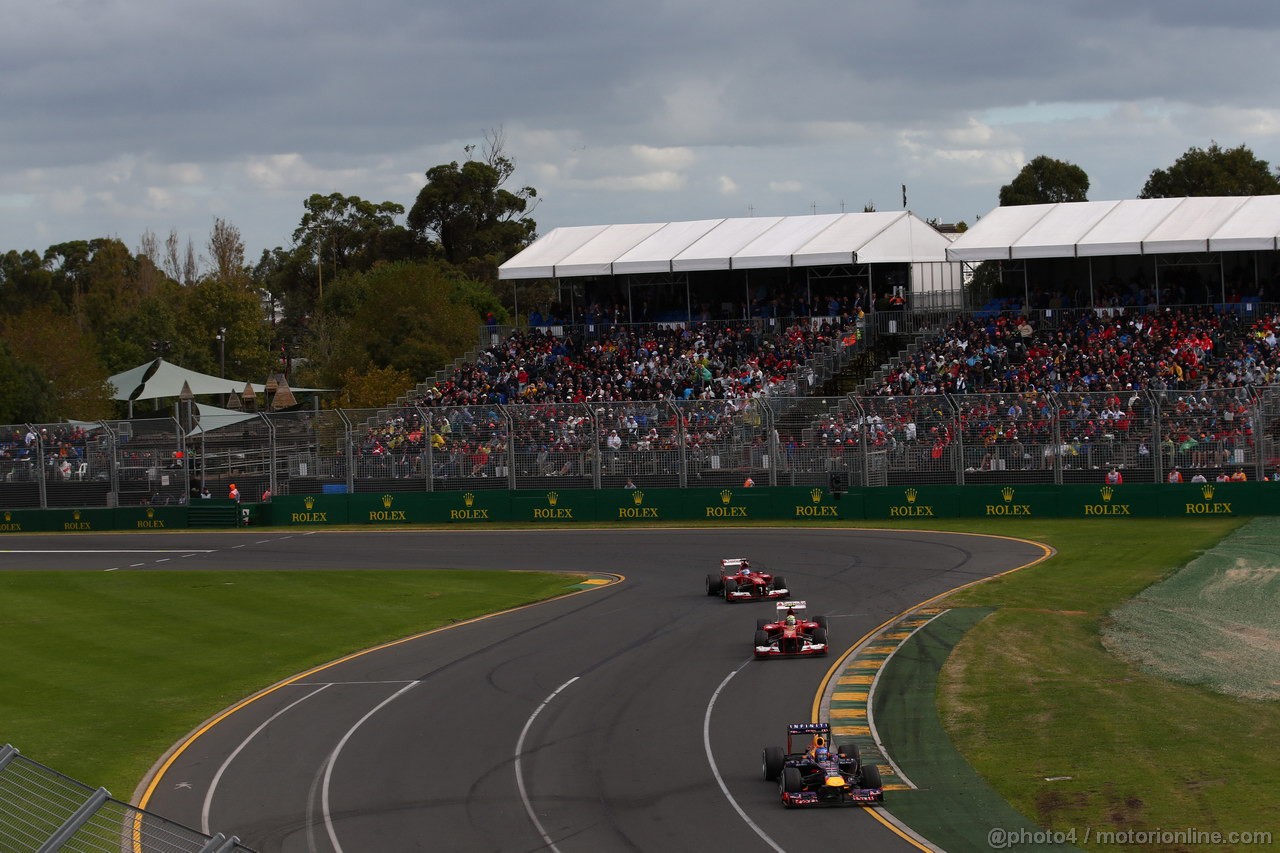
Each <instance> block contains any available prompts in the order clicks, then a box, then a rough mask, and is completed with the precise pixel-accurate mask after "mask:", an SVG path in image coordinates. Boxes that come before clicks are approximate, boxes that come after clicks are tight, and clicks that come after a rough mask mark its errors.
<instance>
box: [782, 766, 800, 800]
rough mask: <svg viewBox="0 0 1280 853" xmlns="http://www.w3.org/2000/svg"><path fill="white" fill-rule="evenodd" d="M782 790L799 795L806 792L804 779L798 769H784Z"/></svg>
mask: <svg viewBox="0 0 1280 853" xmlns="http://www.w3.org/2000/svg"><path fill="white" fill-rule="evenodd" d="M782 790H783V791H784V792H785V793H788V794H798V793H800V792H801V791H803V790H804V778H803V777H802V776H801V775H800V770H799V769H798V768H796V767H784V768H782Z"/></svg>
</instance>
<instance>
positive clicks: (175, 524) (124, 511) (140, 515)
mask: <svg viewBox="0 0 1280 853" xmlns="http://www.w3.org/2000/svg"><path fill="white" fill-rule="evenodd" d="M186 527H187V508H186V507H185V506H130V507H120V508H118V509H117V510H116V517H115V529H116V530H185V529H186Z"/></svg>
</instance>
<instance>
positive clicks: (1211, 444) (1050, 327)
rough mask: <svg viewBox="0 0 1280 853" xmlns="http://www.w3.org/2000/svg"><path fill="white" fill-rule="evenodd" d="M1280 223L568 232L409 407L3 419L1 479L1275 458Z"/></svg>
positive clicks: (184, 496)
mask: <svg viewBox="0 0 1280 853" xmlns="http://www.w3.org/2000/svg"><path fill="white" fill-rule="evenodd" d="M929 234H932V235H933V236H932V237H930V236H928V235H929ZM1277 235H1280V202H1277V201H1276V200H1275V199H1274V198H1273V197H1258V198H1239V199H1172V200H1169V199H1161V200H1150V201H1132V202H1131V201H1124V202H1086V203H1076V204H1063V205H1031V206H1027V207H1024V208H1008V209H1006V208H1001V209H998V210H997V211H994V212H993V213H992V214H990V215H989V216H987V217H984V218H983V219H982V220H981V221H980V222H979V223H978V225H977V226H976V227H974V228H973V229H971V230H970V231H969V232H967V233H965V234H963V235H961V236H960V237H959V238H958V239H957V240H955V242H954V243H952V242H950V241H949V240H948V238H946V237H944V236H942V235H940V234H937V232H935V231H933V229H931V228H929V227H928V226H927V225H926V224H924V223H922V222H921V221H920V220H918V219H916V218H915V217H913V216H911V215H910V214H907V213H901V214H847V215H840V216H827V217H781V218H760V219H752V220H709V221H704V222H694V223H665V224H661V223H659V224H652V225H641V226H590V227H585V228H570V229H556V230H555V231H552V232H551V233H550V234H548V235H547V236H545V237H543V238H542V239H540V240H538V241H537V242H536V243H534V244H533V245H532V246H531V247H529V249H527V250H526V251H525V252H522V253H521V254H520V255H517V256H516V257H515V258H513V259H511V260H510V261H508V262H507V263H506V264H504V265H503V267H502V270H501V276H502V279H503V280H504V281H511V282H512V283H513V286H518V283H519V282H520V281H521V280H525V279H531V278H543V277H554V278H555V279H556V280H557V281H558V283H559V285H560V288H561V293H562V296H563V297H564V298H562V300H561V302H560V303H557V304H556V305H552V306H538V307H536V308H535V309H531V310H529V313H528V316H527V318H521V319H522V320H526V319H527V322H522V323H521V324H520V325H519V326H518V327H512V328H499V327H494V326H487V327H485V328H484V329H483V330H482V331H481V336H480V345H479V346H478V347H477V348H476V349H475V350H473V351H472V352H471V353H469V354H467V355H466V356H465V357H462V358H460V359H458V360H457V361H455V362H454V363H453V364H452V365H450V366H449V367H448V368H446V369H445V370H443V371H441V372H440V373H439V374H437V375H436V376H434V377H430V378H428V379H427V380H426V381H424V382H423V383H421V384H420V385H419V386H418V387H416V388H415V389H412V390H411V391H409V392H408V393H407V394H406V395H405V396H403V397H402V398H401V399H400V400H398V401H396V402H395V403H394V404H392V405H390V406H388V407H387V408H385V409H381V410H367V411H349V410H315V411H310V412H307V411H295V412H289V413H283V414H279V413H277V414H267V413H259V414H253V415H252V416H250V417H246V418H245V419H243V420H240V421H237V422H236V423H234V424H232V425H229V426H227V427H225V428H222V429H208V430H203V431H200V432H199V433H198V435H197V434H196V433H195V432H194V431H184V430H183V428H182V424H181V423H179V422H178V420H176V419H163V418H157V419H152V420H150V421H147V420H143V421H137V420H134V421H118V422H102V423H95V424H77V425H68V424H53V425H25V424H22V425H14V426H10V427H0V436H5V437H7V440H5V439H2V438H0V477H2V479H3V481H2V482H0V502H3V504H4V505H5V506H8V507H15V508H16V507H28V506H40V507H47V506H103V505H105V506H111V505H116V504H118V505H121V506H127V505H138V504H143V503H151V504H156V503H159V504H162V505H163V504H165V503H181V502H184V501H187V500H189V499H190V496H191V495H192V494H193V489H195V488H198V487H199V485H200V484H201V482H202V481H203V482H204V483H205V484H212V485H213V486H214V488H215V490H216V496H217V497H223V496H225V493H226V492H225V488H226V486H227V485H228V484H229V483H231V482H235V483H237V484H238V485H239V487H240V490H241V493H242V494H243V495H244V496H245V498H246V499H247V500H250V501H252V500H255V499H256V498H257V496H258V495H260V494H261V493H262V492H263V491H265V490H268V489H269V490H270V491H271V492H272V493H273V494H276V495H286V494H292V493H302V492H306V493H324V492H373V491H382V492H391V491H406V490H412V491H451V490H466V491H475V490H477V489H533V488H543V487H547V486H549V485H554V487H555V488H557V489H565V488H587V489H601V488H611V487H621V486H623V485H624V484H626V483H632V484H634V485H637V486H655V487H660V486H669V487H688V486H695V485H706V486H717V487H720V486H732V485H739V484H741V483H742V482H744V481H745V480H746V479H748V478H750V479H752V480H753V481H754V482H756V483H758V484H761V485H766V484H769V485H805V486H809V485H820V486H825V485H828V484H829V483H832V482H837V483H841V484H848V485H850V486H876V485H891V484H911V483H955V484H966V483H991V482H1013V483H1016V482H1029V483H1074V482H1095V481H1096V482H1102V481H1103V479H1104V478H1105V477H1107V476H1108V475H1111V476H1113V477H1114V476H1117V475H1118V476H1120V477H1123V479H1124V481H1125V482H1161V481H1163V480H1164V479H1165V478H1166V477H1167V476H1168V475H1169V473H1170V472H1171V471H1172V469H1173V468H1175V467H1177V468H1180V469H1183V470H1188V471H1191V472H1197V471H1198V472H1203V473H1202V474H1201V476H1205V477H1207V478H1210V479H1213V478H1217V477H1221V476H1224V475H1226V474H1228V472H1229V473H1230V474H1236V473H1240V472H1242V473H1243V474H1244V475H1245V476H1247V477H1249V478H1250V479H1260V478H1262V477H1265V476H1267V475H1268V474H1273V473H1274V471H1275V467H1276V465H1277V463H1278V462H1280V451H1278V450H1277V448H1276V437H1277V434H1280V404H1278V403H1277V399H1278V397H1280V395H1278V394H1277V389H1278V388H1280V377H1278V375H1277V374H1278V372H1280V358H1278V356H1277V349H1276V336H1277V331H1276V327H1277V324H1278V323H1280V309H1277V307H1276V305H1275V304H1274V301H1273V300H1275V299H1276V297H1277V296H1278V295H1280V294H1277V292H1276V288H1275V282H1276V281H1277V280H1278V279H1277V277H1278V275H1280V267H1277ZM983 264H994V265H995V269H996V275H995V276H994V277H993V276H992V275H991V274H990V273H991V269H992V268H991V267H990V266H987V267H985V269H986V272H985V273H983V274H982V275H981V276H980V277H981V278H983V279H984V280H985V281H987V282H988V285H990V287H991V289H990V292H985V291H984V292H983V295H982V296H981V298H980V299H977V301H975V298H976V297H975V294H977V293H978V292H979V289H978V287H977V286H976V285H975V286H972V287H970V288H968V289H967V290H966V289H964V288H963V287H962V282H963V281H964V280H965V279H966V278H968V277H969V275H968V274H962V273H961V270H962V269H963V268H965V267H969V270H968V273H976V272H979V270H977V269H975V268H974V265H979V266H980V267H981V265H983ZM993 280H994V281H995V282H996V283H995V284H994V285H991V284H990V283H991V282H992V281H993ZM1191 297H1196V298H1194V299H1193V298H1191ZM517 298H518V291H517ZM966 300H968V302H969V307H968V309H967V310H962V305H964V304H965V302H966ZM1190 476H1195V474H1190V475H1189V477H1190ZM833 478H834V479H833Z"/></svg>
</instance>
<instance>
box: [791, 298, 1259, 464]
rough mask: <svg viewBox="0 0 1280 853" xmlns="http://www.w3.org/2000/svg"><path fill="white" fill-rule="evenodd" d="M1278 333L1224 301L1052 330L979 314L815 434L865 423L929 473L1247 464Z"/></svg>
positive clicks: (851, 430) (1108, 316)
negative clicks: (1254, 397)
mask: <svg viewBox="0 0 1280 853" xmlns="http://www.w3.org/2000/svg"><path fill="white" fill-rule="evenodd" d="M1278 331H1280V315H1276V314H1271V315H1266V316H1263V317H1261V318H1259V319H1248V318H1247V317H1246V315H1245V314H1243V313H1242V312H1237V311H1231V310H1221V309H1215V308H1213V307H1210V306H1203V307H1191V308H1186V307H1184V308H1176V309H1172V308H1171V309H1162V310H1160V311H1136V310H1135V311H1127V310H1114V309H1113V310H1086V311H1080V312H1057V313H1056V314H1055V315H1053V323H1052V325H1050V324H1047V323H1044V324H1042V323H1038V322H1037V320H1035V319H1033V318H1032V317H1029V316H1026V315H1024V314H1021V313H1017V312H1001V313H993V314H990V315H988V316H966V317H964V318H962V319H960V320H958V321H956V322H955V323H953V324H951V325H950V326H949V327H947V328H946V329H944V330H943V331H942V332H940V333H939V334H937V335H935V336H933V337H931V338H929V339H927V340H925V341H924V342H923V343H922V344H921V345H920V346H919V348H918V349H917V350H916V351H915V352H913V353H911V354H910V355H909V356H908V357H906V358H904V359H903V360H902V362H901V363H900V364H898V365H896V366H895V367H894V368H893V369H891V370H889V371H888V372H887V373H886V375H885V376H884V377H883V378H882V379H881V380H879V381H878V382H877V383H876V384H875V387H874V388H872V389H871V391H870V396H869V398H864V399H863V409H864V410H865V412H866V413H865V414H863V413H858V412H856V411H855V410H853V409H852V408H851V407H850V408H847V409H842V410H840V411H838V412H836V413H835V414H833V415H830V416H828V417H827V418H826V419H825V422H823V423H820V424H818V425H817V427H818V428H817V429H816V430H815V435H814V437H815V440H816V441H817V442H818V443H820V444H823V445H825V446H834V445H837V444H841V443H843V444H848V443H849V442H851V441H852V442H855V443H856V442H857V441H858V436H859V434H860V431H861V429H862V428H863V427H865V429H866V435H867V439H866V440H867V443H868V445H869V446H870V447H871V448H874V449H879V448H884V449H887V450H889V451H891V452H892V454H893V455H894V456H896V457H897V458H905V459H906V462H907V464H908V466H909V467H914V468H917V469H927V468H929V467H930V466H934V467H939V468H941V467H947V468H950V467H952V466H954V465H956V464H959V465H962V466H963V467H964V468H965V469H966V470H969V471H980V470H1028V469H1044V470H1047V469H1052V468H1054V467H1056V466H1058V465H1061V466H1062V467H1063V468H1064V469H1072V468H1081V469H1089V470H1092V469H1105V468H1108V467H1112V466H1114V467H1149V466H1151V465H1152V453H1154V452H1156V451H1157V450H1158V452H1159V453H1160V454H1161V457H1160V462H1161V466H1162V469H1163V470H1168V469H1169V468H1170V467H1172V466H1174V465H1182V466H1187V467H1192V468H1195V467H1204V468H1221V467H1223V466H1226V465H1233V464H1241V463H1242V462H1243V460H1244V459H1245V458H1246V456H1247V454H1248V451H1249V449H1250V448H1251V447H1253V446H1254V439H1255V436H1254V424H1253V421H1252V416H1251V408H1250V406H1249V405H1248V400H1247V396H1248V392H1247V390H1246V389H1247V388H1249V387H1253V386H1259V385H1271V384H1277V383H1280V347H1277V332H1278ZM1148 392H1149V393H1148ZM943 394H946V395H951V396H950V397H949V398H947V400H946V401H945V402H943V401H942V400H936V399H935V400H932V401H931V398H938V397H940V396H941V395H943ZM1157 403H1158V414H1159V418H1160V421H1161V422H1160V424H1159V434H1160V435H1161V436H1162V440H1161V442H1160V447H1159V448H1154V447H1152V446H1151V444H1152V443H1153V442H1154V438H1153V437H1154V436H1155V435H1156V430H1155V427H1154V420H1155V418H1156V417H1157V412H1156V407H1157V406H1156V404H1157ZM952 405H954V406H957V407H958V410H957V411H952ZM1055 419H1056V423H1055ZM957 424H958V427H957V426H956V425H957ZM957 439H959V443H958V445H957V446H960V447H963V458H961V459H958V460H957V459H953V458H952V457H951V455H950V454H951V452H952V451H951V448H952V445H953V444H957Z"/></svg>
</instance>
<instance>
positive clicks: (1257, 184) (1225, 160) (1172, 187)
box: [1138, 142, 1280, 198]
mask: <svg viewBox="0 0 1280 853" xmlns="http://www.w3.org/2000/svg"><path fill="white" fill-rule="evenodd" d="M1278 193H1280V178H1277V176H1276V175H1275V174H1273V173H1272V171H1271V166H1270V164H1268V163H1267V161H1266V160H1259V159H1258V158H1257V157H1256V156H1255V155H1254V153H1253V152H1252V151H1250V150H1249V149H1248V148H1246V147H1245V146H1244V145H1240V146H1238V147H1236V148H1230V149H1227V150H1223V149H1222V148H1221V147H1220V146H1219V145H1218V143H1217V142H1213V143H1212V144H1210V145H1209V147H1208V149H1201V148H1196V147H1194V146H1193V147H1191V148H1189V149H1188V150H1187V152H1186V153H1185V154H1183V155H1182V156H1181V157H1179V158H1178V159H1177V161H1176V162H1175V163H1174V164H1173V165H1172V166H1170V167H1169V168H1168V169H1156V170H1154V171H1152V173H1151V175H1150V176H1149V177H1148V178H1147V182H1146V184H1145V185H1143V187H1142V192H1141V193H1139V194H1138V198H1183V197H1187V196H1214V195H1276V194H1278Z"/></svg>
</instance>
